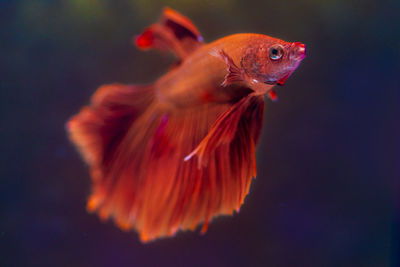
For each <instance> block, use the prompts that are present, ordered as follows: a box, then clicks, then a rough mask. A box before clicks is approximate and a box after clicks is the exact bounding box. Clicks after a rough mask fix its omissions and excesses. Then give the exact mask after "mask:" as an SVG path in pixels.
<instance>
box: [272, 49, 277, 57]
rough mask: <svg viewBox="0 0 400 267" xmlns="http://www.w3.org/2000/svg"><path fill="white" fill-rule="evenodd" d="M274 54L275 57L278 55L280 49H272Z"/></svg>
mask: <svg viewBox="0 0 400 267" xmlns="http://www.w3.org/2000/svg"><path fill="white" fill-rule="evenodd" d="M272 54H273V55H274V56H276V55H278V49H276V48H274V49H272Z"/></svg>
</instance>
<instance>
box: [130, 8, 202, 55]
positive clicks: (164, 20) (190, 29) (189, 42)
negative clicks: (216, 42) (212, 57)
mask: <svg viewBox="0 0 400 267" xmlns="http://www.w3.org/2000/svg"><path fill="white" fill-rule="evenodd" d="M202 44H203V37H201V35H200V32H199V30H198V29H197V28H196V26H194V24H193V23H192V22H191V21H190V20H189V19H188V18H187V17H185V16H183V15H182V14H180V13H178V12H177V11H175V10H173V9H171V8H169V7H166V8H164V11H163V14H162V16H161V18H160V20H159V22H157V23H155V24H152V25H150V26H149V27H148V28H146V29H145V30H144V31H143V32H142V34H140V35H139V36H136V37H135V45H136V46H137V47H138V48H140V49H143V50H147V49H150V48H154V49H158V50H162V51H163V50H170V51H172V52H173V53H174V54H175V55H176V56H177V57H178V58H180V59H181V60H182V59H184V58H185V57H186V56H187V55H189V54H191V53H192V52H193V51H194V50H196V49H197V48H198V47H199V46H201V45H202Z"/></svg>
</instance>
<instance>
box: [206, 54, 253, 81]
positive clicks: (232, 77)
mask: <svg viewBox="0 0 400 267" xmlns="http://www.w3.org/2000/svg"><path fill="white" fill-rule="evenodd" d="M210 54H211V55H212V56H214V57H217V58H219V59H220V60H222V61H224V62H225V64H226V65H227V66H228V69H227V70H228V74H227V75H226V76H225V79H224V81H223V82H222V84H221V86H223V87H225V86H228V85H230V84H233V83H240V82H244V81H245V79H246V74H245V73H244V71H243V70H242V69H241V68H239V67H238V66H237V65H236V64H235V62H233V59H232V58H231V57H230V56H229V55H228V54H227V53H225V51H224V50H222V49H221V50H212V51H211V52H210Z"/></svg>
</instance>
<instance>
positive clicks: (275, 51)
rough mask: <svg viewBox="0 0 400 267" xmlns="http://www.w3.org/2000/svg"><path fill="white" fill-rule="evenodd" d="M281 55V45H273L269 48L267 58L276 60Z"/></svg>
mask: <svg viewBox="0 0 400 267" xmlns="http://www.w3.org/2000/svg"><path fill="white" fill-rule="evenodd" d="M282 56H283V47H282V46H281V45H274V46H271V47H270V48H269V58H270V59H272V60H278V59H280V58H281V57H282Z"/></svg>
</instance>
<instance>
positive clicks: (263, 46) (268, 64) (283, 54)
mask: <svg viewBox="0 0 400 267" xmlns="http://www.w3.org/2000/svg"><path fill="white" fill-rule="evenodd" d="M305 56H306V48H305V45H304V44H302V43H299V42H293V43H291V42H285V41H282V40H279V39H276V38H272V37H268V36H265V37H264V38H262V39H260V40H257V41H256V42H254V43H252V44H251V45H250V46H249V47H248V48H247V49H246V50H245V52H244V54H243V57H242V59H241V63H240V64H241V66H242V68H243V69H244V71H245V72H246V74H247V75H248V76H249V77H250V78H251V79H255V80H257V81H259V82H263V83H266V84H278V85H283V84H284V82H285V81H286V79H287V78H288V77H289V76H290V75H291V74H292V73H293V71H294V70H295V69H296V68H297V67H298V66H299V64H300V62H301V61H302V60H303V59H304V58H305Z"/></svg>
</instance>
